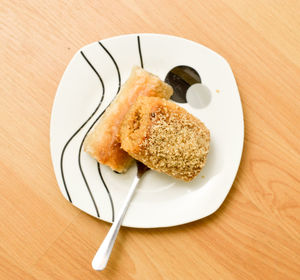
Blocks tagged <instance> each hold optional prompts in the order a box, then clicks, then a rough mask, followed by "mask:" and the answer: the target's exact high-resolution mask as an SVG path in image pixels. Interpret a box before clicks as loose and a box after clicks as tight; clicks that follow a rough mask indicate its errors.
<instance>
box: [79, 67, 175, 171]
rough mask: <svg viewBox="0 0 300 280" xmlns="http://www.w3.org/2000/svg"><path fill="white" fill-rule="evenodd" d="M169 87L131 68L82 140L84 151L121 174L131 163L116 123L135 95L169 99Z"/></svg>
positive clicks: (131, 160) (133, 101)
mask: <svg viewBox="0 0 300 280" xmlns="http://www.w3.org/2000/svg"><path fill="white" fill-rule="evenodd" d="M172 93H173V89H172V87H170V86H169V85H168V84H166V83H164V82H163V81H161V80H160V79H159V78H158V77H157V76H155V75H153V74H150V73H149V72H147V71H145V70H143V69H142V68H140V67H137V66H136V67H133V69H132V72H131V75H130V77H129V79H128V80H127V81H126V83H125V84H124V85H123V86H122V88H121V90H120V92H119V93H118V95H117V97H116V98H115V100H114V101H113V102H112V103H111V104H110V105H109V107H108V108H107V109H106V111H105V113H104V114H103V115H102V116H101V118H100V119H99V121H98V122H97V123H96V124H95V125H94V127H93V128H92V130H91V131H90V132H89V134H88V135H87V137H86V139H85V141H84V150H85V151H86V152H87V153H88V154H90V155H91V156H92V157H94V158H95V159H96V160H97V161H98V162H100V163H102V164H105V165H108V166H109V167H111V168H112V169H113V170H115V171H117V172H119V173H123V172H125V171H126V170H127V169H128V167H129V166H130V164H131V163H132V162H133V159H132V157H131V156H130V155H129V154H128V153H127V152H126V151H124V150H122V149H121V144H120V133H119V132H120V126H121V123H122V121H123V119H124V117H125V115H126V113H127V111H128V110H129V108H130V107H131V105H132V104H134V103H135V101H136V99H137V98H138V97H139V96H156V97H159V98H166V99H169V98H170V96H171V95H172Z"/></svg>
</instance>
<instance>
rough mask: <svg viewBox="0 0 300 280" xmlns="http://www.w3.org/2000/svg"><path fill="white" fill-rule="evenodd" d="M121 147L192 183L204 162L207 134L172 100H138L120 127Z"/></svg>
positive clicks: (195, 120) (154, 167)
mask: <svg viewBox="0 0 300 280" xmlns="http://www.w3.org/2000/svg"><path fill="white" fill-rule="evenodd" d="M120 136H121V147H122V149H124V150H125V151H126V152H128V153H129V154H130V155H131V156H132V157H133V158H135V159H136V160H139V161H141V162H142V163H143V164H145V165H146V166H148V167H150V168H151V169H154V170H156V171H159V172H162V173H166V174H168V175H170V176H173V177H176V178H178V179H182V180H184V181H187V182H188V181H191V180H192V179H193V178H194V177H196V176H197V175H198V174H199V172H200V171H201V169H202V168H203V167H204V165H205V162H206V156H207V153H208V150H209V141H210V133H209V130H208V129H207V128H206V127H205V125H204V124H203V123H202V122H201V121H200V120H199V119H197V118H196V117H194V116H193V115H191V114H189V113H188V112H187V111H186V110H185V109H183V108H182V107H180V106H178V105H176V104H175V103H174V102H172V101H167V100H165V99H161V98H157V97H139V98H138V100H137V102H136V103H135V104H134V105H133V106H132V107H131V108H130V110H129V111H128V113H127V114H126V116H125V119H124V121H123V123H122V126H121V131H120Z"/></svg>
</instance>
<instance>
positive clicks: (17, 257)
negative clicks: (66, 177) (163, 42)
mask: <svg viewBox="0 0 300 280" xmlns="http://www.w3.org/2000/svg"><path fill="white" fill-rule="evenodd" d="M26 2H27V3H26ZM46 2H47V4H46ZM246 2H248V3H246ZM299 11H300V2H299V1H297V0H295V1H284V0H282V1H280V0H279V1H264V0H261V1H243V0H228V1H197V0H193V1H179V0H178V1H167V0H165V1H161V0H160V1H159V0H157V1H133V0H127V1H108V0H107V1H58V0H57V1H38V0H32V1H10V0H2V1H1V3H0V21H1V22H0V35H1V36H0V46H1V47H0V67H1V68H0V69H1V71H0V73H1V75H0V92H1V103H0V104H1V105H0V106H1V109H0V117H1V134H0V146H1V148H0V158H1V168H0V178H1V179H0V180H1V186H0V221H1V226H0V279H1V280H2V279H3V280H4V279H5V280H6V279H14V280H15V279H26V280H27V279H43V280H48V279H55V280H57V279H64V280H68V279H84V280H88V279H300V257H299V255H300V240H299V239H300V234H299V230H300V220H299V217H300V211H299V210H300V207H299V200H300V194H299V192H300V182H299V179H300V176H299V174H300V146H299V139H300V94H299V90H300V52H299V46H300V36H299V35H300V13H299ZM139 32H153V33H167V34H173V35H177V36H181V37H185V38H188V39H191V40H194V41H197V42H199V43H202V44H204V45H206V46H207V47H209V48H211V49H213V50H215V51H216V52H218V53H220V54H221V55H222V56H224V57H225V58H226V59H227V60H228V61H229V63H230V64H231V66H232V69H233V72H234V74H235V77H236V79H237V83H238V86H239V90H240V94H241V99H242V103H243V108H244V117H245V146H244V152H243V157H242V162H241V166H240V169H239V172H238V175H237V177H236V180H235V183H234V185H233V187H232V189H231V191H230V193H229V195H228V197H227V199H226V201H225V202H224V204H223V205H222V207H221V208H220V209H219V210H218V211H217V212H216V213H215V214H213V215H211V216H210V217H208V218H205V219H202V220H199V221H197V222H193V223H190V224H187V225H184V226H178V227H173V228H165V229H150V230H145V229H130V228H123V229H121V232H120V234H119V237H118V240H117V242H116V244H115V248H114V250H113V253H112V256H111V260H110V263H109V265H108V267H107V269H106V270H105V271H103V272H95V271H93V269H92V268H91V260H92V258H93V255H94V253H95V251H96V249H97V247H98V246H99V244H100V242H101V241H102V239H103V238H104V236H105V234H106V233H107V231H108V229H109V227H110V225H109V224H107V223H105V222H102V221H99V220H97V219H95V218H92V217H90V216H88V215H86V214H84V213H83V212H81V211H80V210H78V209H76V208H75V207H73V206H71V204H69V203H68V202H67V201H66V200H65V199H64V198H63V196H62V195H61V193H60V191H59V189H58V186H57V183H56V180H55V177H54V173H53V169H52V163H51V160H50V152H49V121H50V113H51V107H52V103H53V98H54V96H55V92H56V88H57V85H58V82H59V81H60V78H61V76H62V73H63V71H64V69H65V68H66V66H67V64H68V62H69V61H70V59H71V58H72V56H73V55H74V53H75V52H76V51H77V50H78V49H79V48H80V47H82V46H84V45H86V44H88V43H91V42H94V41H97V40H100V39H103V38H107V37H111V36H115V35H119V34H125V33H139Z"/></svg>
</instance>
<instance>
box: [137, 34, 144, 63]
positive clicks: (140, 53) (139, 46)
mask: <svg viewBox="0 0 300 280" xmlns="http://www.w3.org/2000/svg"><path fill="white" fill-rule="evenodd" d="M137 42H138V49H139V56H140V62H141V67H142V68H144V62H143V56H142V50H141V41H140V36H137Z"/></svg>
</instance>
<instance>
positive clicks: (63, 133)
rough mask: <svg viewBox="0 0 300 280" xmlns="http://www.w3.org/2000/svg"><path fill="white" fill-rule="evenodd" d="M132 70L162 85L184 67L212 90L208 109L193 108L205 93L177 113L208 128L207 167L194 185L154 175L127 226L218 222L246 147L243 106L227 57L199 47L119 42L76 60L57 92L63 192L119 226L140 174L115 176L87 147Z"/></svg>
mask: <svg viewBox="0 0 300 280" xmlns="http://www.w3.org/2000/svg"><path fill="white" fill-rule="evenodd" d="M133 65H141V66H143V67H144V68H145V70H147V71H150V72H152V73H153V74H155V75H158V76H159V77H160V78H161V79H162V80H164V79H165V77H166V75H167V73H168V72H169V71H170V70H171V69H173V68H174V67H176V66H178V65H187V66H189V67H192V68H193V69H194V70H196V71H197V73H198V74H199V76H200V77H201V82H202V85H205V86H206V88H208V89H209V91H208V93H207V92H206V97H204V98H205V102H204V103H205V104H204V105H205V106H194V105H195V104H192V103H191V102H193V100H198V99H200V100H201V98H202V97H201V92H200V91H199V98H198V97H196V99H195V98H194V99H193V98H192V99H190V100H189V102H190V103H180V104H179V105H180V106H182V107H184V108H185V109H186V110H187V111H189V112H190V113H191V114H193V115H195V116H196V117H198V118H199V119H200V120H201V121H203V122H204V123H205V125H206V126H207V127H208V128H209V130H210V132H211V143H210V152H209V154H208V158H207V164H206V166H205V167H204V169H203V170H202V171H201V173H200V175H199V176H198V177H197V178H196V179H194V180H193V181H192V182H190V183H184V182H182V181H180V180H176V179H174V178H171V177H169V176H167V175H164V174H160V173H157V172H155V171H148V172H147V173H146V174H145V178H143V180H142V182H141V184H140V186H139V188H138V190H137V193H136V195H135V197H134V198H133V201H132V202H131V205H130V207H129V209H128V212H127V214H126V217H125V219H124V221H123V225H124V226H129V227H137V228H154V227H168V226H174V225H180V224H184V223H187V222H191V221H194V220H197V219H201V218H203V217H206V216H208V215H210V214H212V213H213V212H215V211H216V210H217V209H218V208H219V207H220V205H221V204H222V202H223V201H224V199H225V198H226V196H227V194H228V192H229V190H230V188H231V185H232V183H233V181H234V178H235V176H236V173H237V170H238V167H239V163H240V159H241V155H242V150H243V142H244V122H243V112H242V105H241V100H240V96H239V92H238V88H237V85H236V82H235V79H234V75H233V73H232V71H231V68H230V66H229V64H228V63H227V62H226V60H225V59H224V58H223V57H221V56H220V55H218V54H217V53H215V52H214V51H212V50H210V49H208V48H206V47H204V46H202V45H200V44H198V43H195V42H192V41H189V40H186V39H183V38H179V37H174V36H169V35H159V34H131V35H123V36H119V37H113V38H109V39H105V40H102V41H100V42H96V43H92V44H90V45H87V46H85V47H83V48H82V49H81V50H79V51H78V52H77V53H76V54H75V56H74V57H73V59H72V60H71V62H70V63H69V65H68V67H67V69H66V70H65V73H64V74H63V77H62V79H61V81H60V84H59V86H58V89H57V93H56V97H55V100H54V105H53V109H52V116H51V127H50V147H51V156H52V162H53V166H54V171H55V174H56V178H57V182H58V185H59V187H60V189H61V192H62V193H63V195H64V197H65V198H66V199H68V200H69V201H70V202H72V203H73V205H75V206H76V207H78V208H80V209H81V210H82V211H85V212H86V213H88V214H90V215H92V216H95V217H98V218H100V219H101V220H104V221H108V222H112V221H113V219H114V216H115V213H116V212H117V211H118V209H119V208H120V206H121V204H122V201H123V200H124V198H125V195H126V194H127V191H128V189H129V186H130V184H131V182H132V180H133V177H134V175H135V173H136V167H135V166H133V167H132V168H130V170H129V171H128V172H127V173H126V174H117V173H114V172H113V171H111V170H110V169H109V168H108V167H106V166H102V165H98V164H97V162H96V161H95V160H94V159H92V158H91V157H90V156H89V155H87V154H86V153H85V152H84V151H83V150H82V143H83V141H84V138H85V136H86V134H87V133H88V131H89V130H90V129H91V127H92V126H93V124H94V123H95V122H96V121H97V120H98V119H99V117H100V115H101V113H102V112H103V111H104V110H105V108H106V107H107V106H108V104H109V103H110V102H111V100H112V99H113V98H114V97H115V95H116V94H117V92H118V91H119V88H120V85H121V84H123V83H124V82H125V81H126V79H127V78H128V77H129V74H130V71H131V68H132V66H133ZM207 94H208V96H207ZM200 107H201V108H200Z"/></svg>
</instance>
